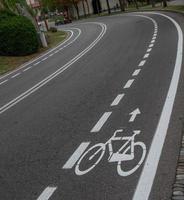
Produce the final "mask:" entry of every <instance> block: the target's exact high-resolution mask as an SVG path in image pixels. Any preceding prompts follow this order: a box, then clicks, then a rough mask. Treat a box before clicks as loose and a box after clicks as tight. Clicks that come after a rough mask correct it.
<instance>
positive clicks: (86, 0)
mask: <svg viewBox="0 0 184 200" xmlns="http://www.w3.org/2000/svg"><path fill="white" fill-rule="evenodd" d="M85 2H86V5H87V10H88V15H90V13H89V3H88V0H85Z"/></svg>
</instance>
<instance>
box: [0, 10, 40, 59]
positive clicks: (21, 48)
mask: <svg viewBox="0 0 184 200" xmlns="http://www.w3.org/2000/svg"><path fill="white" fill-rule="evenodd" d="M38 48H39V42H38V36H37V32H36V30H35V28H34V26H33V24H32V23H31V21H30V20H29V19H27V18H26V17H24V16H18V15H15V14H11V13H9V14H8V13H7V12H2V13H1V14H0V55H3V56H5V55H6V56H22V55H28V54H32V53H34V52H36V51H37V50H38Z"/></svg>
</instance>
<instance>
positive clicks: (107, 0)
mask: <svg viewBox="0 0 184 200" xmlns="http://www.w3.org/2000/svg"><path fill="white" fill-rule="evenodd" d="M106 3H107V10H108V14H109V15H110V14H111V9H110V6H109V0H106Z"/></svg>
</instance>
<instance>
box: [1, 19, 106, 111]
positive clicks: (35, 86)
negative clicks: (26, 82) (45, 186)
mask: <svg viewBox="0 0 184 200" xmlns="http://www.w3.org/2000/svg"><path fill="white" fill-rule="evenodd" d="M88 23H92V24H98V25H100V26H101V28H102V31H101V32H100V34H99V35H98V37H97V38H96V39H95V40H94V41H93V42H92V43H91V44H90V45H89V46H88V47H86V48H85V49H84V50H83V51H81V52H80V53H79V54H78V55H76V56H75V57H74V58H72V59H71V60H70V61H69V62H67V63H66V64H65V65H63V66H62V67H60V68H59V69H58V70H56V71H55V72H54V73H52V74H50V75H49V76H47V77H46V78H45V79H43V80H42V81H40V82H38V83H37V84H36V85H34V86H33V87H31V88H30V89H28V90H26V91H25V92H23V93H22V94H21V95H19V96H17V97H16V98H14V99H13V100H11V101H9V102H8V103H7V104H5V105H4V106H2V107H0V114H2V113H3V112H5V111H6V110H8V109H9V108H11V107H13V106H14V105H16V104H17V103H18V102H20V101H22V100H23V99H25V98H26V97H28V96H29V95H30V94H32V93H34V92H35V91H37V90H38V89H39V88H41V87H43V86H44V85H46V84H47V83H48V82H49V81H51V80H52V79H54V78H55V77H57V76H58V75H59V74H61V73H62V72H64V71H65V70H66V69H68V68H69V67H70V66H71V65H72V64H73V63H75V62H76V61H77V60H79V59H80V58H81V57H82V56H83V55H85V54H86V53H87V52H88V51H90V50H91V49H92V48H93V47H94V46H95V45H96V44H97V43H98V42H99V41H100V40H101V39H102V37H103V36H104V35H105V33H106V30H107V26H106V25H105V24H103V23H99V22H88Z"/></svg>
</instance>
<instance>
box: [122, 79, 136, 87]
mask: <svg viewBox="0 0 184 200" xmlns="http://www.w3.org/2000/svg"><path fill="white" fill-rule="evenodd" d="M133 82H134V79H130V80H128V81H127V83H126V84H125V86H124V89H126V88H129V87H130V86H131V85H132V83H133Z"/></svg>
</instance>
